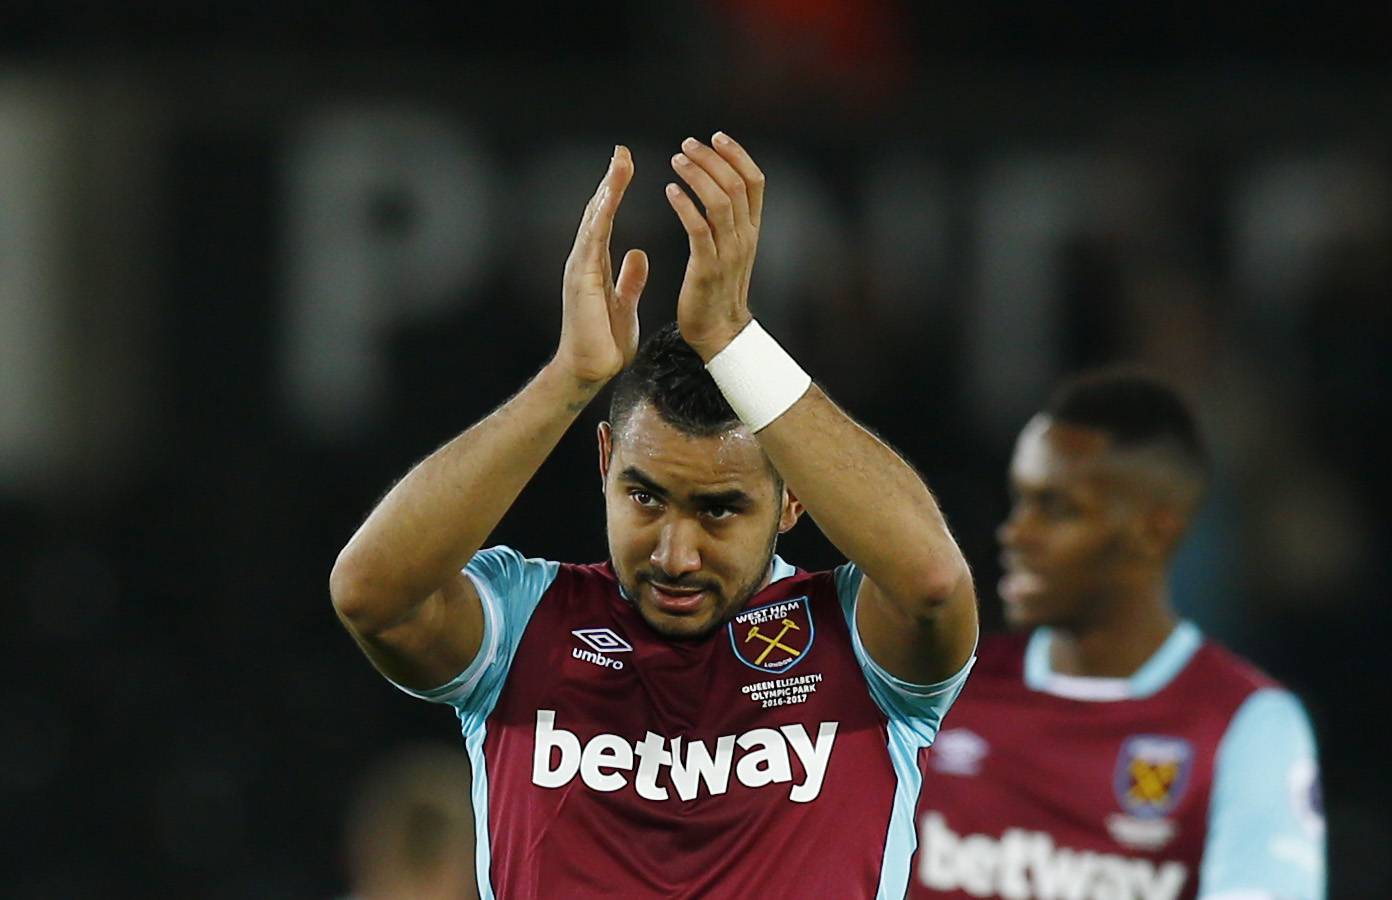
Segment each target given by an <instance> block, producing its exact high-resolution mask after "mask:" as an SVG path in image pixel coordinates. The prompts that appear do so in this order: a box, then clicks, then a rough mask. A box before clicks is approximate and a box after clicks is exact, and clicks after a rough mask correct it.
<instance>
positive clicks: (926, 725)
mask: <svg viewBox="0 0 1392 900" xmlns="http://www.w3.org/2000/svg"><path fill="white" fill-rule="evenodd" d="M863 577H864V576H863V575H862V573H861V571H860V568H859V567H858V566H856V564H855V563H846V564H845V565H843V566H840V567H838V568H837V569H836V595H837V598H838V599H839V600H840V601H841V610H842V612H844V613H845V615H846V622H847V624H848V625H849V626H850V631H851V646H852V647H853V648H854V649H855V655H856V661H857V662H859V663H860V670H861V671H862V672H864V673H865V681H866V683H867V684H869V686H870V695H871V696H872V697H874V698H875V703H876V704H877V705H878V706H879V707H880V709H881V711H883V712H884V714H885V715H886V716H888V717H889V718H890V721H891V722H895V723H899V724H901V725H903V726H907V728H908V729H909V731H910V732H911V733H912V735H913V737H914V738H915V739H916V740H917V741H918V742H920V743H921V744H922V745H923V746H927V745H928V744H931V743H933V739H934V738H935V737H937V734H938V726H939V725H941V724H942V720H943V716H945V715H947V711H948V709H949V708H951V706H952V703H953V701H955V700H956V699H957V695H958V694H960V693H961V692H962V685H963V684H965V683H966V681H967V673H969V672H970V671H971V668H972V666H973V665H974V664H975V663H976V655H975V653H973V655H972V657H971V658H970V659H968V660H967V662H966V665H964V666H962V668H961V670H959V671H958V672H957V674H955V675H953V676H952V677H951V678H948V679H947V680H946V681H940V682H938V683H937V684H910V683H909V682H907V681H902V680H900V679H898V678H895V677H894V676H893V675H891V674H889V673H888V672H886V671H885V670H884V669H883V668H881V667H880V664H879V663H877V662H875V661H874V660H873V659H871V658H870V654H869V653H868V652H867V651H866V649H865V644H864V643H862V642H861V640H860V628H859V627H858V626H857V625H856V615H855V610H856V598H857V596H858V595H859V594H860V583H861V580H862V579H863Z"/></svg>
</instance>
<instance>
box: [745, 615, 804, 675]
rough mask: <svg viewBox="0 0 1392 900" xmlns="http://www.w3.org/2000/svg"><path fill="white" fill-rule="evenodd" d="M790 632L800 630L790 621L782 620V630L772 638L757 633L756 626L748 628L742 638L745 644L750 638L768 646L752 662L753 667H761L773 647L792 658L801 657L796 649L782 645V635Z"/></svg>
mask: <svg viewBox="0 0 1392 900" xmlns="http://www.w3.org/2000/svg"><path fill="white" fill-rule="evenodd" d="M790 630H791V631H801V630H802V629H801V628H800V627H799V626H798V623H796V622H794V621H793V620H792V619H784V620H783V629H782V630H781V631H779V632H778V634H776V635H774V636H773V637H769V636H768V635H766V634H760V633H759V626H758V625H751V626H749V633H748V634H746V635H745V636H744V642H745V643H746V644H747V643H749V640H750V638H758V639H759V640H761V641H763V642H765V643H766V644H768V646H767V647H765V648H764V652H763V653H760V654H759V658H758V659H756V660H754V665H756V666H758V665H762V664H763V662H764V660H765V659H767V658H768V655H769V654H770V653H772V652H773V648H774V647H777V648H778V649H779V650H784V651H787V652H788V653H789V654H790V655H792V656H801V655H802V651H801V650H798V649H797V648H796V647H789V646H788V645H787V644H785V643H783V635H785V634H787V633H788V632H789V631H790Z"/></svg>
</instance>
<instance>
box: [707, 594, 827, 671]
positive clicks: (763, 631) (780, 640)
mask: <svg viewBox="0 0 1392 900" xmlns="http://www.w3.org/2000/svg"><path fill="white" fill-rule="evenodd" d="M727 628H728V629H729V632H730V646H731V648H732V649H733V650H734V651H735V657H736V658H737V659H738V660H739V661H740V662H742V663H744V664H745V665H746V666H749V667H750V668H751V669H757V670H758V671H760V672H786V671H788V670H789V669H791V668H792V667H793V666H795V665H797V664H798V663H800V662H802V660H803V659H805V658H806V656H807V652H808V651H809V650H811V649H812V639H813V638H814V637H815V636H816V628H815V627H814V626H813V624H812V604H811V602H810V601H809V599H808V598H807V597H795V598H793V599H791V600H779V601H778V602H776V603H769V604H767V605H765V606H756V607H754V608H753V609H746V610H745V611H744V612H742V613H740V614H739V615H737V616H735V617H734V619H732V620H731V621H730V624H729V625H728V626H727Z"/></svg>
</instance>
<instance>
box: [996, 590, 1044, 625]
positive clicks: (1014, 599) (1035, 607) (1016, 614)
mask: <svg viewBox="0 0 1392 900" xmlns="http://www.w3.org/2000/svg"><path fill="white" fill-rule="evenodd" d="M1049 607H1050V604H1049V598H1048V596H1047V595H1045V594H1039V593H1012V592H1002V593H1001V612H1002V613H1004V615H1005V624H1006V625H1008V626H1010V627H1011V628H1013V629H1016V630H1024V629H1026V628H1037V627H1038V626H1040V625H1048V624H1049V623H1050V621H1051V620H1052V618H1053V617H1052V616H1051V615H1050V614H1049Z"/></svg>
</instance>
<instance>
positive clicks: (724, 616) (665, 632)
mask: <svg viewBox="0 0 1392 900" xmlns="http://www.w3.org/2000/svg"><path fill="white" fill-rule="evenodd" d="M777 547H778V528H777V527H776V525H775V527H774V529H773V534H772V535H770V536H769V540H768V546H767V547H766V548H765V550H764V554H763V563H762V565H761V566H760V567H759V569H758V571H757V572H756V573H755V574H754V575H753V576H752V577H751V578H750V579H749V580H748V581H747V582H745V583H744V584H742V585H741V586H740V587H739V589H738V590H737V591H735V597H736V600H735V602H733V603H722V604H721V605H722V606H723V609H720V610H719V611H718V613H717V615H716V617H715V618H714V619H712V620H711V622H710V624H709V625H707V626H706V627H704V628H702V629H700V630H699V631H672V630H671V629H670V628H668V627H665V625H664V623H662V622H654V621H653V620H652V619H651V618H649V617H648V615H647V614H646V613H645V612H644V610H643V604H641V603H639V602H638V597H639V596H640V594H639V591H640V590H641V588H642V586H643V585H644V584H645V583H648V582H650V581H651V580H652V579H651V578H650V577H647V576H646V575H645V574H643V573H634V574H633V575H632V576H628V577H625V576H624V575H623V574H622V573H620V572H619V570H618V566H615V567H614V573H615V575H616V576H618V579H619V589H620V592H621V594H622V595H623V597H624V599H625V600H627V601H628V602H629V603H630V604H632V606H633V608H634V609H636V610H637V611H638V615H640V616H642V618H643V621H644V622H647V623H648V627H649V628H651V629H652V630H653V631H656V632H657V633H658V634H660V635H662V637H664V638H666V639H667V640H669V641H693V642H694V641H701V640H704V639H706V638H708V637H710V636H711V635H712V634H714V633H715V632H716V631H719V630H720V629H721V628H723V627H724V626H725V624H726V623H727V622H729V621H730V620H731V619H733V618H734V617H735V616H736V615H738V614H739V611H740V610H742V609H744V607H745V605H746V604H748V603H749V601H750V599H751V598H753V596H754V595H755V594H757V593H758V592H759V589H760V588H761V587H763V584H764V579H765V578H766V577H768V574H769V565H770V563H772V562H773V554H774V551H775V550H776V549H777ZM609 558H610V559H611V560H612V559H613V558H614V554H613V551H612V550H611V551H610V554H609ZM662 583H663V584H667V585H670V586H673V587H677V586H682V580H681V579H672V580H670V581H663V582H662ZM696 585H701V586H702V587H703V588H704V589H705V590H707V591H709V592H710V593H711V594H713V595H716V596H717V597H718V598H719V599H720V601H723V600H724V598H725V595H724V592H722V591H720V590H719V589H718V588H716V587H714V586H711V585H709V583H708V582H706V581H704V580H700V579H697V580H694V581H692V582H691V584H690V585H688V586H693V587H694V586H696Z"/></svg>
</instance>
